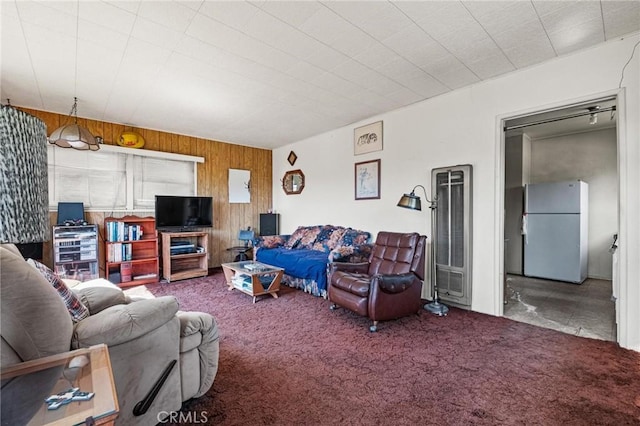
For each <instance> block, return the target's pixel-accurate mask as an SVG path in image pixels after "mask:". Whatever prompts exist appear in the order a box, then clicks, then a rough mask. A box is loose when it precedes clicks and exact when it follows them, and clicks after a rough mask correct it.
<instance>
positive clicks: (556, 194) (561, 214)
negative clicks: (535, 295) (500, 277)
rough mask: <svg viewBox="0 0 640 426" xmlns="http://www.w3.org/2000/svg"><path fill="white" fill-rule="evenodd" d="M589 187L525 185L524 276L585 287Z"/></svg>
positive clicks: (571, 183) (578, 183) (577, 184)
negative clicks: (583, 283) (583, 285)
mask: <svg viewBox="0 0 640 426" xmlns="http://www.w3.org/2000/svg"><path fill="white" fill-rule="evenodd" d="M588 205H589V185H588V184H587V183H586V182H582V181H579V180H573V181H564V182H546V183H536V184H529V185H525V207H524V211H525V212H524V219H523V234H524V275H526V276H528V277H537V278H546V279H550V280H557V281H567V282H571V283H576V284H581V283H582V282H583V281H584V280H585V279H587V255H588V250H587V244H588V228H589V214H588Z"/></svg>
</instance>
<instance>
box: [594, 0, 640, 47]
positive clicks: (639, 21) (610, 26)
mask: <svg viewBox="0 0 640 426" xmlns="http://www.w3.org/2000/svg"><path fill="white" fill-rule="evenodd" d="M602 13H603V19H604V31H605V37H606V39H607V40H609V39H611V38H614V37H619V36H622V35H625V34H630V33H632V32H637V31H640V2H639V1H603V2H602Z"/></svg>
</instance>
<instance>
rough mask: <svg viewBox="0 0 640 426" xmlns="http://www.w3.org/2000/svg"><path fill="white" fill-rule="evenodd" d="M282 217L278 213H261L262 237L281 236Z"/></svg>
mask: <svg viewBox="0 0 640 426" xmlns="http://www.w3.org/2000/svg"><path fill="white" fill-rule="evenodd" d="M279 234H280V215H279V214H278V213H260V235H261V236H265V235H279Z"/></svg>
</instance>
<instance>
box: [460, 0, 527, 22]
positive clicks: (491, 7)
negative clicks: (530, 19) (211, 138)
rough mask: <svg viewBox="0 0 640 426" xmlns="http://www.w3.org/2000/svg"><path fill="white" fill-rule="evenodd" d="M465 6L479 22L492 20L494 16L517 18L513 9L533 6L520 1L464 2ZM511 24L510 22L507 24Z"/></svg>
mask: <svg viewBox="0 0 640 426" xmlns="http://www.w3.org/2000/svg"><path fill="white" fill-rule="evenodd" d="M462 4H463V6H464V7H466V8H467V9H468V10H469V12H471V15H473V17H474V18H475V19H477V20H479V21H481V20H483V19H486V18H491V17H494V16H504V17H506V18H510V17H515V16H517V15H516V14H514V13H513V11H511V9H513V8H520V7H522V8H525V9H529V8H531V4H530V3H529V2H528V1H520V0H515V1H514V0H498V1H492V0H489V1H482V2H478V1H473V0H472V1H463V2H462ZM505 23H506V24H510V23H509V22H505Z"/></svg>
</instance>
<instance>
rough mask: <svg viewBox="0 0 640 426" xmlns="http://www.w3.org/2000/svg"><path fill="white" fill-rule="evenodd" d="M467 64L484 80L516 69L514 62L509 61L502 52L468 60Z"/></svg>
mask: <svg viewBox="0 0 640 426" xmlns="http://www.w3.org/2000/svg"><path fill="white" fill-rule="evenodd" d="M467 66H468V67H469V68H470V69H471V70H472V71H473V72H474V73H475V74H476V75H477V76H478V77H480V78H481V79H483V80H484V79H487V78H491V77H495V76H498V75H501V74H504V73H506V72H509V71H513V70H514V69H515V67H514V66H513V64H512V63H511V62H509V60H508V59H507V57H506V56H504V54H503V53H502V52H498V53H496V54H494V55H489V56H484V57H482V58H480V59H477V60H476V61H473V62H468V63H467Z"/></svg>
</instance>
